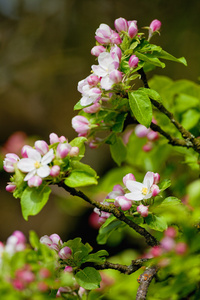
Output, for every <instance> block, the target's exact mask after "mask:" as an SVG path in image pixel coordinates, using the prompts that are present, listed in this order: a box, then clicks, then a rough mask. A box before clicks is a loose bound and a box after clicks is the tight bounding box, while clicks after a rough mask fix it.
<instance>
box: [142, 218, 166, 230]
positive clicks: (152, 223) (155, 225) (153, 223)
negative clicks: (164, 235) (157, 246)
mask: <svg viewBox="0 0 200 300" xmlns="http://www.w3.org/2000/svg"><path fill="white" fill-rule="evenodd" d="M145 222H146V223H147V225H148V226H149V227H150V228H151V229H154V230H157V231H164V230H166V229H167V222H166V221H165V219H164V217H162V216H161V217H159V216H156V215H153V214H149V215H148V216H147V217H146V218H145Z"/></svg>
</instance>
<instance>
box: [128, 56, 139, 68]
mask: <svg viewBox="0 0 200 300" xmlns="http://www.w3.org/2000/svg"><path fill="white" fill-rule="evenodd" d="M138 63H139V58H138V57H137V56H136V55H131V57H130V58H129V61H128V64H129V67H130V68H136V67H137V66H138Z"/></svg>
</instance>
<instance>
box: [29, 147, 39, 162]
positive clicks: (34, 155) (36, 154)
mask: <svg viewBox="0 0 200 300" xmlns="http://www.w3.org/2000/svg"><path fill="white" fill-rule="evenodd" d="M27 156H28V158H30V159H33V160H35V161H39V162H40V161H41V154H40V153H39V152H38V151H37V150H35V149H31V148H30V149H29V148H28V149H27Z"/></svg>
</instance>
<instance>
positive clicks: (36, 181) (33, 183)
mask: <svg viewBox="0 0 200 300" xmlns="http://www.w3.org/2000/svg"><path fill="white" fill-rule="evenodd" d="M41 184H42V178H41V177H39V176H37V175H35V176H33V177H31V178H30V179H29V180H28V186H29V187H38V186H40V185H41Z"/></svg>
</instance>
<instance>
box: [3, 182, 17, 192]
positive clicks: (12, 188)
mask: <svg viewBox="0 0 200 300" xmlns="http://www.w3.org/2000/svg"><path fill="white" fill-rule="evenodd" d="M16 187H17V186H16V184H15V183H14V182H8V184H7V186H6V191H7V192H9V193H12V192H14V191H15V190H16Z"/></svg>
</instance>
